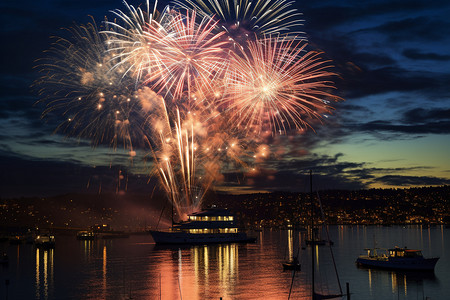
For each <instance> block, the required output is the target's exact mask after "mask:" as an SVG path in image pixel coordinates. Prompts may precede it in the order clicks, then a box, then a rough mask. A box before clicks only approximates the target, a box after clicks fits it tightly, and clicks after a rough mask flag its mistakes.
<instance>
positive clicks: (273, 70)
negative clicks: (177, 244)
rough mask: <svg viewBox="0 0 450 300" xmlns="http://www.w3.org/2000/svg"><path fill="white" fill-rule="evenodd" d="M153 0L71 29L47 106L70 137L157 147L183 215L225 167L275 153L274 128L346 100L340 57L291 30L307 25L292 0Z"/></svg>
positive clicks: (51, 69)
mask: <svg viewBox="0 0 450 300" xmlns="http://www.w3.org/2000/svg"><path fill="white" fill-rule="evenodd" d="M146 4H147V5H146V9H147V10H143V9H142V8H140V7H138V8H135V7H133V6H131V5H128V4H126V3H125V5H126V8H127V10H126V11H125V12H123V11H120V10H114V11H113V14H114V15H115V17H116V20H115V21H114V22H112V21H106V22H105V23H104V24H105V28H104V29H103V30H102V31H100V32H99V31H98V30H97V27H96V26H95V24H94V23H92V24H88V25H85V26H79V27H75V28H72V29H70V30H69V33H70V34H71V36H70V38H67V39H63V38H60V39H58V40H57V41H56V43H55V45H54V47H52V48H51V49H50V51H49V52H48V54H49V55H48V57H47V59H46V60H45V61H44V62H43V63H41V64H40V65H39V67H40V70H41V71H42V72H43V76H42V77H41V78H40V79H39V80H38V81H37V82H36V86H38V87H41V94H42V95H43V100H42V101H45V102H46V103H47V109H46V110H45V111H44V113H43V115H44V116H50V115H53V114H54V113H60V114H61V115H63V116H65V117H66V118H67V119H66V121H64V122H63V123H62V124H61V125H60V126H59V128H63V129H65V130H66V132H67V133H68V135H69V136H77V137H79V138H83V139H90V140H92V142H93V143H94V144H95V145H97V144H103V143H108V144H111V145H113V146H114V147H116V146H117V145H118V144H119V143H120V144H122V143H123V145H124V147H126V148H129V149H130V153H133V155H135V154H134V153H135V152H134V150H133V149H134V148H136V147H139V148H140V149H142V150H144V151H145V150H147V151H149V152H150V153H151V155H152V157H153V165H154V169H153V172H152V174H154V175H157V176H158V177H159V178H160V183H161V187H162V188H163V189H164V190H165V192H166V194H167V196H168V199H169V200H170V201H171V202H172V203H173V205H174V207H175V208H176V209H177V211H178V213H179V214H180V215H182V214H185V213H186V212H189V211H192V210H196V209H197V208H198V207H200V206H201V203H202V199H203V196H204V194H205V193H206V191H207V190H208V189H209V188H210V187H211V186H212V185H213V183H214V182H217V181H220V180H222V179H223V175H222V174H223V172H224V171H230V170H233V171H236V170H242V169H253V167H252V166H251V165H252V164H253V163H255V162H256V163H257V162H260V161H261V160H263V159H266V158H267V156H269V153H270V149H269V148H270V147H269V146H268V145H263V144H262V143H263V142H264V135H262V134H261V133H262V132H263V131H264V132H269V133H270V134H269V135H276V134H285V133H288V132H291V131H296V130H299V129H302V130H303V129H304V128H306V127H312V126H311V120H312V119H321V116H322V115H323V114H324V113H327V112H329V111H330V109H331V107H330V106H329V103H330V101H336V100H339V98H338V97H335V96H333V95H332V94H331V93H330V90H331V88H332V87H333V83H332V82H331V81H329V80H330V79H329V78H330V77H332V76H334V75H335V74H333V73H332V72H331V71H330V70H329V69H330V66H331V65H330V63H329V62H328V61H326V60H323V59H322V58H321V54H320V53H318V52H308V51H307V49H306V47H307V46H306V43H304V42H303V41H302V40H301V39H299V38H297V37H298V35H296V33H295V32H294V31H291V30H292V29H293V28H296V27H297V26H298V25H299V24H301V20H299V19H298V16H299V15H300V14H299V13H297V12H296V10H295V9H292V8H291V5H292V3H291V2H287V1H285V0H281V1H275V0H273V1H272V0H269V1H265V2H262V1H256V2H248V1H246V0H244V1H240V2H237V1H233V2H232V3H229V2H227V1H225V0H220V1H206V2H205V1H202V0H198V1H197V2H192V1H188V2H186V3H182V2H181V1H179V0H177V1H176V4H177V6H178V7H180V6H181V7H183V8H181V9H173V8H170V7H165V8H164V9H163V10H161V11H160V12H159V11H158V10H157V8H156V6H157V5H156V3H155V5H154V6H153V7H152V8H151V7H150V5H149V2H147V3H146ZM210 14H215V16H212V17H210V16H208V15H210ZM223 29H225V30H223ZM233 41H234V43H233ZM236 42H237V43H238V44H239V47H235V45H236ZM255 133H256V134H255Z"/></svg>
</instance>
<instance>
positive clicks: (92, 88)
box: [34, 23, 146, 153]
mask: <svg viewBox="0 0 450 300" xmlns="http://www.w3.org/2000/svg"><path fill="white" fill-rule="evenodd" d="M67 32H68V33H69V36H70V37H68V38H63V37H57V38H56V41H55V43H54V44H53V47H52V48H51V49H49V50H48V51H47V54H48V57H47V58H45V59H42V60H41V61H39V65H38V68H39V69H40V71H41V73H42V74H43V75H42V77H41V78H40V79H38V80H37V81H36V82H35V84H34V86H35V87H36V88H39V93H40V95H41V96H42V97H43V99H42V101H43V102H46V104H47V108H46V109H45V111H44V112H43V117H49V116H50V115H54V114H61V115H63V116H65V117H66V120H65V121H64V122H63V123H61V124H60V125H59V126H58V128H57V129H56V130H57V131H60V130H61V131H64V132H65V133H67V134H68V135H69V136H75V137H78V138H85V139H90V140H91V141H92V143H93V145H94V146H95V145H98V144H101V143H109V144H111V145H112V146H113V147H117V146H118V144H123V145H124V147H125V148H128V149H131V150H132V149H133V145H134V143H136V144H142V142H143V141H144V140H146V138H145V137H146V134H145V130H143V128H142V127H141V124H142V122H143V121H144V120H145V117H144V116H143V115H142V114H141V110H140V108H139V103H138V101H137V96H136V94H135V92H134V89H133V85H132V79H131V78H130V77H123V76H122V75H121V74H119V73H117V72H114V70H113V71H111V70H112V67H113V65H112V64H111V56H109V55H107V54H106V47H105V36H104V35H102V34H101V33H99V31H98V29H97V26H96V25H95V23H89V24H87V25H82V26H76V27H72V28H70V29H68V30H67ZM132 153H134V152H133V151H132Z"/></svg>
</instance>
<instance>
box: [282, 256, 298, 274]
mask: <svg viewBox="0 0 450 300" xmlns="http://www.w3.org/2000/svg"><path fill="white" fill-rule="evenodd" d="M282 265H283V270H295V271H300V270H301V264H300V262H299V261H298V259H297V257H294V259H293V260H289V261H286V262H284V263H282Z"/></svg>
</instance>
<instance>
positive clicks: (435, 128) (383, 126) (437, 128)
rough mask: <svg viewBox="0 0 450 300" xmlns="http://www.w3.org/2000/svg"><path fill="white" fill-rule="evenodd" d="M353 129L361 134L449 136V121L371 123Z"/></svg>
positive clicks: (379, 121) (378, 121)
mask: <svg viewBox="0 0 450 300" xmlns="http://www.w3.org/2000/svg"><path fill="white" fill-rule="evenodd" d="M353 128H355V129H357V130H359V131H363V132H383V131H386V132H394V133H405V134H450V120H449V121H441V122H428V123H423V124H414V125H403V124H395V123H393V122H391V121H381V120H377V121H372V122H367V123H364V124H361V125H355V126H354V127H353Z"/></svg>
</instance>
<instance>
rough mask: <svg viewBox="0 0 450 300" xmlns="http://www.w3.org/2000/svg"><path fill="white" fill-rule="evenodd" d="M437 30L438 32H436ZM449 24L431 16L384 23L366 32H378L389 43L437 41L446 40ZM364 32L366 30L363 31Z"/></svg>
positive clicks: (449, 31)
mask: <svg viewBox="0 0 450 300" xmlns="http://www.w3.org/2000/svg"><path fill="white" fill-rule="evenodd" d="M436 28H439V29H440V30H436ZM449 28H450V23H449V22H448V21H442V20H438V19H435V18H432V17H431V16H420V17H415V18H406V19H402V20H398V21H391V22H386V23H384V24H383V25H380V26H377V27H373V28H371V29H369V30H367V31H374V32H379V33H382V34H383V35H385V36H386V37H387V39H388V41H389V42H391V43H399V42H404V41H408V42H410V41H439V40H443V39H446V38H447V36H448V34H449V33H450V30H449ZM364 30H365V31H366V29H364Z"/></svg>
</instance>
